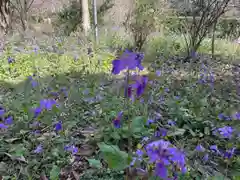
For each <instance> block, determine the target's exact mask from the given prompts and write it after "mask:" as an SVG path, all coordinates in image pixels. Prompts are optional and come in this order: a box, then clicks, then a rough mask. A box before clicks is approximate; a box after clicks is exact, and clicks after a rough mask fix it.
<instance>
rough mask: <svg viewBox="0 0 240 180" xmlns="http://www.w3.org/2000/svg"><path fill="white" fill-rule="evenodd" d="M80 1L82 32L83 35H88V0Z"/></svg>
mask: <svg viewBox="0 0 240 180" xmlns="http://www.w3.org/2000/svg"><path fill="white" fill-rule="evenodd" d="M81 1H82V3H81V4H82V16H83V17H82V19H83V25H82V26H83V31H84V33H85V35H88V32H89V30H90V14H89V8H88V0H81Z"/></svg>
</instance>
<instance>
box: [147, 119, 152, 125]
mask: <svg viewBox="0 0 240 180" xmlns="http://www.w3.org/2000/svg"><path fill="white" fill-rule="evenodd" d="M152 123H154V120H152V119H148V120H147V123H146V125H147V126H149V125H150V124H152Z"/></svg>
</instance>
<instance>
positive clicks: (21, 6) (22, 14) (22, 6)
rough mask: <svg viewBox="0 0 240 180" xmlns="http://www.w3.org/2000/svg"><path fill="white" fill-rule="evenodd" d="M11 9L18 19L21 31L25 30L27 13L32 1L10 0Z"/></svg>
mask: <svg viewBox="0 0 240 180" xmlns="http://www.w3.org/2000/svg"><path fill="white" fill-rule="evenodd" d="M10 2H11V8H13V10H14V11H15V15H16V16H18V17H19V20H20V23H21V26H22V29H23V31H25V30H26V29H27V21H28V12H29V10H30V8H31V6H32V4H33V2H34V0H11V1H10Z"/></svg>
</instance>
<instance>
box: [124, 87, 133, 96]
mask: <svg viewBox="0 0 240 180" xmlns="http://www.w3.org/2000/svg"><path fill="white" fill-rule="evenodd" d="M124 96H125V97H127V98H129V97H132V87H131V85H129V86H128V87H127V88H125V92H124Z"/></svg>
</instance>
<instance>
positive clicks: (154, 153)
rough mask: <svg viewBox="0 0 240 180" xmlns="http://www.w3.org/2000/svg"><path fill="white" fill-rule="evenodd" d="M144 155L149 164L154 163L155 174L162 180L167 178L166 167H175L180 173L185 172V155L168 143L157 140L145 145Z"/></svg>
mask: <svg viewBox="0 0 240 180" xmlns="http://www.w3.org/2000/svg"><path fill="white" fill-rule="evenodd" d="M146 153H147V155H148V157H149V161H150V163H156V167H155V174H156V175H157V176H158V177H160V178H162V179H166V178H167V175H168V171H167V166H169V165H171V164H172V165H173V166H177V167H178V168H179V169H180V170H181V172H182V173H185V172H186V167H185V155H184V154H183V153H182V152H181V151H179V150H178V149H177V148H175V147H173V146H172V145H171V143H170V142H168V141H164V140H158V141H154V142H152V143H150V144H147V145H146Z"/></svg>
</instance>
